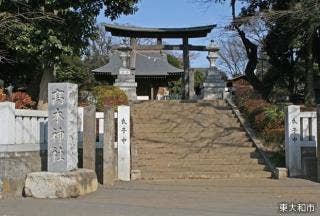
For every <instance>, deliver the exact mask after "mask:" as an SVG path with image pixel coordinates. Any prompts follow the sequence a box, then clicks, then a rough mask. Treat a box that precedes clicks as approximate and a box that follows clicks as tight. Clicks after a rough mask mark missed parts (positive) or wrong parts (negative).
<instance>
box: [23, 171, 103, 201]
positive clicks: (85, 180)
mask: <svg viewBox="0 0 320 216" xmlns="http://www.w3.org/2000/svg"><path fill="white" fill-rule="evenodd" d="M97 189H98V181H97V176H96V173H95V172H94V171H93V170H88V169H78V170H75V171H70V172H61V173H53V172H34V173H29V174H28V175H27V179H26V182H25V188H24V192H25V195H26V196H27V197H34V198H42V199H44V198H49V199H55V198H70V197H73V198H75V197H78V196H81V195H84V194H88V193H91V192H95V191H96V190H97Z"/></svg>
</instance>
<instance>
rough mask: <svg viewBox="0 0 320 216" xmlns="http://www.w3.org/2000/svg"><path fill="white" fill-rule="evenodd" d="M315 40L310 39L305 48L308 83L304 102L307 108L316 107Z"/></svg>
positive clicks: (306, 83)
mask: <svg viewBox="0 0 320 216" xmlns="http://www.w3.org/2000/svg"><path fill="white" fill-rule="evenodd" d="M312 42H313V40H312V39H308V41H307V42H306V47H305V53H304V57H305V70H306V81H305V90H304V100H305V105H306V106H309V107H310V106H315V105H316V96H315V91H314V71H313V64H314V55H313V52H312V45H313V43H312Z"/></svg>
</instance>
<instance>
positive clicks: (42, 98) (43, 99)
mask: <svg viewBox="0 0 320 216" xmlns="http://www.w3.org/2000/svg"><path fill="white" fill-rule="evenodd" d="M53 80H54V75H53V69H52V68H51V67H48V68H46V69H44V72H43V75H42V78H41V82H40V89H39V100H38V106H37V108H38V110H47V109H48V83H49V82H52V81H53Z"/></svg>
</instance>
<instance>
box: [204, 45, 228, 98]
mask: <svg viewBox="0 0 320 216" xmlns="http://www.w3.org/2000/svg"><path fill="white" fill-rule="evenodd" d="M207 49H208V56H207V59H208V60H209V63H210V65H209V69H208V73H207V76H206V79H205V82H204V83H203V87H204V89H203V99H204V100H214V99H223V93H224V89H225V85H226V84H225V82H224V81H223V80H222V79H221V73H220V71H219V70H218V68H217V66H216V61H217V59H218V56H219V55H218V51H219V47H218V46H217V45H216V44H215V43H214V41H213V40H212V41H211V42H210V44H209V45H208V46H207Z"/></svg>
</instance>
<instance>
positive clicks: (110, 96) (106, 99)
mask: <svg viewBox="0 0 320 216" xmlns="http://www.w3.org/2000/svg"><path fill="white" fill-rule="evenodd" d="M93 95H94V97H95V99H96V107H97V111H103V109H104V106H106V105H108V106H112V107H113V108H116V107H117V106H119V105H128V97H127V95H126V94H125V92H124V91H122V90H121V89H119V88H118V87H115V86H97V87H95V88H94V92H93Z"/></svg>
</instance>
